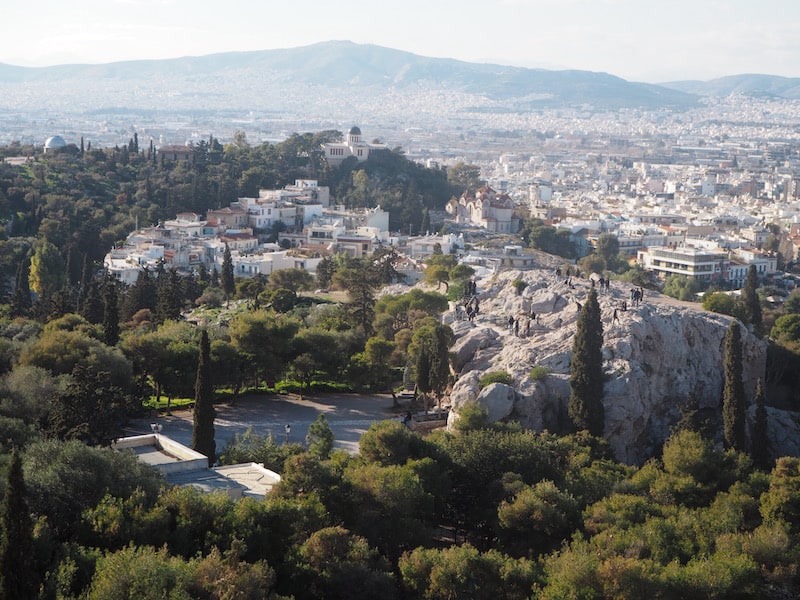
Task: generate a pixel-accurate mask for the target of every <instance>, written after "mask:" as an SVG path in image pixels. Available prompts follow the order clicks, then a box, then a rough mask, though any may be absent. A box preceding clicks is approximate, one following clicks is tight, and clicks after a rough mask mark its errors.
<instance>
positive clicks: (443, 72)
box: [0, 41, 800, 112]
mask: <svg viewBox="0 0 800 600" xmlns="http://www.w3.org/2000/svg"><path fill="white" fill-rule="evenodd" d="M90 83H93V84H95V85H96V84H98V83H101V84H102V89H103V90H105V89H116V88H125V87H126V86H131V85H134V84H136V85H145V86H147V85H151V86H156V87H158V86H164V87H165V88H168V90H169V95H170V96H171V97H176V96H178V97H180V96H181V95H185V93H189V94H191V95H194V96H196V94H197V93H198V89H202V86H203V85H204V84H208V86H209V88H210V90H211V91H213V94H215V95H220V94H222V95H228V96H229V98H231V101H237V100H238V101H239V102H244V101H246V100H247V99H248V98H249V97H251V96H252V95H253V93H254V91H255V90H253V87H254V86H256V87H257V86H263V87H264V88H267V87H269V88H272V89H273V91H274V90H275V89H276V88H280V89H290V88H292V87H294V88H295V89H296V88H298V87H305V88H310V87H313V88H314V89H315V90H317V91H319V90H324V89H326V88H327V89H329V90H330V89H334V90H342V89H349V90H350V91H351V92H352V90H354V89H362V90H369V91H370V92H371V93H376V92H379V91H381V90H383V91H387V92H388V91H393V92H395V93H409V92H410V93H415V92H419V91H433V92H437V93H440V94H448V93H451V94H466V95H472V96H477V97H481V98H485V99H487V100H488V101H490V102H493V103H495V104H500V105H502V106H504V107H506V108H507V109H508V110H514V111H520V112H525V111H528V110H537V109H543V108H553V107H564V106H579V107H580V106H587V107H593V108H600V109H618V108H644V109H658V108H673V109H688V108H692V107H694V106H697V105H698V104H699V102H700V99H701V98H702V97H704V96H727V95H730V94H733V93H738V94H743V95H750V96H754V97H771V98H779V99H787V100H796V99H798V98H800V78H788V77H779V76H772V75H760V74H742V75H732V76H728V77H722V78H719V79H714V80H711V81H676V82H668V83H662V84H658V85H657V84H649V83H640V82H631V81H626V80H625V79H622V78H620V77H617V76H614V75H610V74H608V73H598V72H591V71H581V70H563V71H556V70H546V69H532V68H525V67H512V66H503V65H497V64H484V63H470V62H465V61H459V60H455V59H448V58H430V57H424V56H419V55H416V54H413V53H410V52H405V51H401V50H395V49H390V48H385V47H382V46H377V45H371V44H355V43H353V42H348V41H330V42H321V43H317V44H312V45H309V46H302V47H297V48H289V49H278V50H261V51H250V52H225V53H219V54H210V55H205V56H190V57H182V58H173V59H157V60H136V61H124V62H112V63H106V64H97V65H92V64H70V65H57V66H50V67H20V66H14V65H8V64H3V63H0V86H3V87H4V88H10V89H14V88H19V89H22V88H23V87H24V86H36V85H44V84H47V85H48V86H53V89H54V90H55V92H54V93H59V92H60V90H61V89H63V88H64V87H70V88H74V87H75V86H81V85H89V84H90ZM87 89H90V88H87ZM186 90H189V92H186ZM223 90H228V91H229V93H228V94H226V93H225V92H224V91H223ZM234 99H236V100H234ZM215 104H216V103H215Z"/></svg>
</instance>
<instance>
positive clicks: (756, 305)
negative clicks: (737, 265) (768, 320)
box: [742, 265, 763, 336]
mask: <svg viewBox="0 0 800 600" xmlns="http://www.w3.org/2000/svg"><path fill="white" fill-rule="evenodd" d="M757 289H758V274H757V273H756V266H755V265H750V266H749V267H748V269H747V277H746V278H745V280H744V287H743V288H742V301H743V302H744V307H745V312H746V315H747V321H748V323H750V325H752V326H753V333H755V334H756V335H758V336H760V335H761V330H762V327H763V318H762V315H761V300H759V298H758V293H757V291H756V290H757Z"/></svg>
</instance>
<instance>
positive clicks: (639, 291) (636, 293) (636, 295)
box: [631, 287, 644, 306]
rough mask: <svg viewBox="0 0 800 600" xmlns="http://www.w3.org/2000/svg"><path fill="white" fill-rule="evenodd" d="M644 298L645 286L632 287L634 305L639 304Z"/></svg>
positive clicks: (632, 302)
mask: <svg viewBox="0 0 800 600" xmlns="http://www.w3.org/2000/svg"><path fill="white" fill-rule="evenodd" d="M642 300H644V288H641V287H638V288H631V304H632V305H633V306H639V304H641V302H642Z"/></svg>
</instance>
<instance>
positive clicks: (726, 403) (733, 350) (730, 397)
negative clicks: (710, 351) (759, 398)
mask: <svg viewBox="0 0 800 600" xmlns="http://www.w3.org/2000/svg"><path fill="white" fill-rule="evenodd" d="M744 411H745V407H744V383H742V333H741V329H740V327H739V322H738V321H733V322H732V323H731V324H730V326H729V327H728V332H727V333H726V334H725V387H724V388H723V390H722V423H723V429H724V436H725V446H726V447H727V448H733V449H734V450H737V451H739V452H744V451H745V428H744V420H745V415H744Z"/></svg>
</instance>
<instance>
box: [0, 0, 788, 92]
mask: <svg viewBox="0 0 800 600" xmlns="http://www.w3.org/2000/svg"><path fill="white" fill-rule="evenodd" d="M332 39H347V40H352V41H354V42H357V43H370V44H378V45H381V46H387V47H392V48H397V49H401V50H406V51H409V52H413V53H416V54H421V55H424V56H433V57H447V58H455V59H460V60H465V61H473V62H492V63H499V64H507V65H516V66H525V67H538V68H545V69H581V70H589V71H602V72H607V73H612V74H614V75H618V76H620V77H623V78H625V79H628V80H633V81H647V82H663V81H673V80H683V79H703V80H707V79H713V78H716V77H721V76H725V75H733V74H739V73H766V74H772V75H782V76H786V77H797V76H800V61H798V60H797V59H798V57H800V3H798V2H796V1H795V0H762V1H760V2H757V3H756V2H752V1H751V0H708V1H703V2H693V1H690V0H673V1H672V2H655V1H653V0H491V1H478V0H442V1H438V2H435V3H432V2H424V1H423V0H406V1H405V2H403V3H402V4H384V3H364V2H355V1H353V0H342V1H340V2H335V3H334V2H321V1H319V0H298V1H296V2H291V3H276V2H265V3H254V2H249V1H247V0H229V1H228V2H226V3H224V4H219V3H217V2H211V1H209V0H199V1H195V2H189V1H188V0H75V1H73V2H69V3H64V2H61V1H58V0H43V1H42V2H39V3H37V5H36V9H35V10H31V6H30V5H27V4H24V3H11V4H9V5H8V6H5V7H4V16H3V20H2V24H0V63H7V64H14V65H20V66H47V65H56V64H66V63H107V62H115V61H122V60H139V59H159V58H173V57H179V56H196V55H206V54H213V53H219V52H228V51H248V50H264V49H275V48H291V47H297V46H303V45H307V44H313V43H315V42H321V41H326V40H332Z"/></svg>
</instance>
